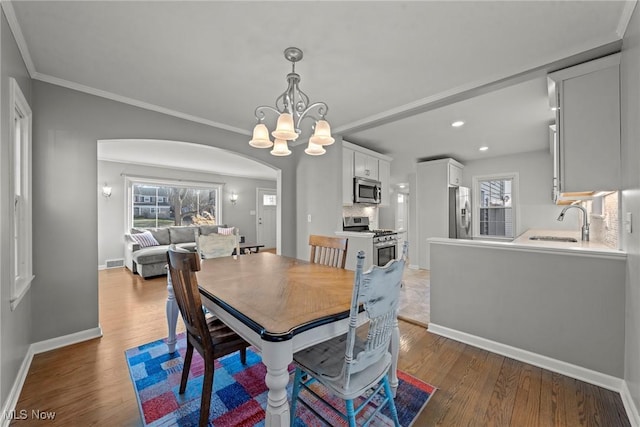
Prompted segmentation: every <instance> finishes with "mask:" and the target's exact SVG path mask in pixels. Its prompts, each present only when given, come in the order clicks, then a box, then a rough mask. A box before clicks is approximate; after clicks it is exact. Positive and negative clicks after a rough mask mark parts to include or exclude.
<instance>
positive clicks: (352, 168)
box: [342, 140, 393, 206]
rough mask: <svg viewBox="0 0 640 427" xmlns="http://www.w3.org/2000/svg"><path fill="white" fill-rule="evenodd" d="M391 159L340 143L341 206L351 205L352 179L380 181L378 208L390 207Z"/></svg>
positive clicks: (346, 143)
mask: <svg viewBox="0 0 640 427" xmlns="http://www.w3.org/2000/svg"><path fill="white" fill-rule="evenodd" d="M391 160H393V159H392V158H391V157H388V156H385V155H384V154H380V153H376V152H375V151H371V150H369V149H367V148H364V147H360V146H358V145H355V144H351V143H350V142H347V141H344V140H343V141H342V205H343V206H351V205H353V178H355V177H358V178H367V179H372V180H374V181H380V186H381V187H382V188H381V200H380V206H390V205H391V194H390V191H389V190H390V189H391V187H390V185H391V184H390V182H391Z"/></svg>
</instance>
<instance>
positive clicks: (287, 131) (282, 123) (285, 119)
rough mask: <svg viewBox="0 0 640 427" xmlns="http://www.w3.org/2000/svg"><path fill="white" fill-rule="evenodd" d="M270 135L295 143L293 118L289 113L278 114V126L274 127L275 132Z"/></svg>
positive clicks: (296, 136) (296, 135) (295, 134)
mask: <svg viewBox="0 0 640 427" xmlns="http://www.w3.org/2000/svg"><path fill="white" fill-rule="evenodd" d="M271 135H273V137H274V138H276V139H283V140H285V141H295V140H296V139H297V138H298V134H297V133H296V131H295V129H294V128H293V116H292V115H291V114H289V113H282V114H280V117H278V126H276V130H274V131H273V132H271Z"/></svg>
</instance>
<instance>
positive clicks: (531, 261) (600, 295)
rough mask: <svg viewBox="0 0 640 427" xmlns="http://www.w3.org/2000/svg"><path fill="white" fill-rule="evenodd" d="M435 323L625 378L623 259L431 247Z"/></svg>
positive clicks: (432, 299)
mask: <svg viewBox="0 0 640 427" xmlns="http://www.w3.org/2000/svg"><path fill="white" fill-rule="evenodd" d="M430 246H431V322H432V323H434V324H436V325H439V326H444V327H447V328H450V329H453V330H457V331H461V332H465V333H468V334H471V335H474V336H477V337H481V338H485V339H488V340H492V341H495V342H498V343H502V344H506V345H509V346H512V347H516V348H519V349H523V350H527V351H530V352H533V353H537V354H540V355H543V356H547V357H550V358H553V359H556V360H560V361H564V362H567V363H571V364H574V365H577V366H581V367H584V368H587V369H591V370H594V371H597V372H600V373H604V374H607V375H611V376H614V377H617V378H623V376H624V330H625V328H624V308H625V294H624V292H625V289H624V284H625V262H626V260H625V259H624V258H617V259H616V258H613V257H594V256H581V255H579V254H566V253H553V252H546V253H545V252H536V251H526V250H514V249H510V248H503V247H496V248H491V247H486V246H483V247H474V246H465V245H456V244H442V243H437V242H431V245H430Z"/></svg>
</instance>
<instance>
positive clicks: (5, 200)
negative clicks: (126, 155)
mask: <svg viewBox="0 0 640 427" xmlns="http://www.w3.org/2000/svg"><path fill="white" fill-rule="evenodd" d="M1 15H2V17H1V18H0V43H1V47H0V54H1V57H0V102H1V103H2V105H1V107H0V283H1V285H0V304H1V306H0V315H1V316H2V319H1V321H0V323H1V327H2V330H1V333H0V351H1V353H0V363H1V366H0V378H2V388H1V390H0V402H2V403H4V402H5V401H6V399H7V396H8V393H9V391H10V389H11V386H12V385H13V382H14V381H15V379H16V374H17V373H18V370H19V369H20V365H21V364H22V360H23V359H24V356H25V355H26V353H27V350H28V348H29V344H30V343H31V336H30V330H31V298H32V295H33V293H34V292H36V289H35V286H32V288H31V290H30V291H29V292H27V294H26V295H25V296H24V298H23V299H22V301H21V302H20V304H19V305H18V306H17V307H16V309H15V310H14V311H11V306H10V302H9V299H10V298H11V277H10V275H9V268H8V266H9V265H10V258H9V251H8V249H9V248H10V247H11V246H12V240H13V239H12V232H11V224H10V223H9V212H11V209H12V203H10V198H9V141H10V140H9V124H10V120H9V111H10V110H9V77H13V78H15V79H16V81H17V82H18V85H19V86H20V89H21V90H22V93H23V94H24V96H25V98H26V99H27V102H29V103H30V104H32V103H31V79H30V78H29V75H28V73H27V69H26V67H25V66H24V63H23V62H22V57H21V56H20V52H19V51H18V46H17V45H16V42H15V39H14V38H13V34H12V33H11V30H10V29H9V24H8V23H7V20H6V18H5V16H4V12H3V13H2V14H1ZM31 106H32V107H33V105H31ZM36 233H37V230H36V229H35V228H34V234H33V235H34V241H35V240H36V238H37V237H36V236H38V235H37V234H36ZM35 274H36V275H38V274H42V272H41V271H38V270H35ZM36 278H37V276H36Z"/></svg>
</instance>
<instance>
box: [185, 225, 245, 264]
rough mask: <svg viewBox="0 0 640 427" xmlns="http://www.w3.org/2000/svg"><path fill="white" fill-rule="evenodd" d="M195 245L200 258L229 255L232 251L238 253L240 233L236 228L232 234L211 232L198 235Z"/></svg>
mask: <svg viewBox="0 0 640 427" xmlns="http://www.w3.org/2000/svg"><path fill="white" fill-rule="evenodd" d="M196 247H197V248H198V253H199V254H200V256H201V257H202V259H209V258H219V257H223V256H231V255H232V254H233V253H234V251H235V253H236V254H240V235H239V230H238V228H237V227H236V228H234V232H233V234H230V235H225V234H218V233H211V234H205V235H200V236H198V237H197V239H196Z"/></svg>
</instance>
